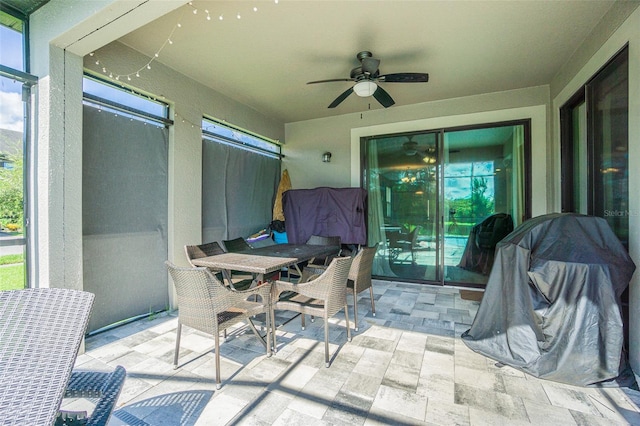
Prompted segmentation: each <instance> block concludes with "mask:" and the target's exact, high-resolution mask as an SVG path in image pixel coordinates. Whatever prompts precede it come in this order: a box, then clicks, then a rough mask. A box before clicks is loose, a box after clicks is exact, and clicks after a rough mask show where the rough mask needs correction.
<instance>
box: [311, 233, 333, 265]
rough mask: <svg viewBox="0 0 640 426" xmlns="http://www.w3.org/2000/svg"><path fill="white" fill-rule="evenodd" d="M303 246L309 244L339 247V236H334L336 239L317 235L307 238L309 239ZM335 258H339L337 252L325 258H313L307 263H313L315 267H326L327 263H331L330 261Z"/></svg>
mask: <svg viewBox="0 0 640 426" xmlns="http://www.w3.org/2000/svg"><path fill="white" fill-rule="evenodd" d="M305 244H309V245H312V246H338V247H340V244H341V241H340V236H336V237H321V236H319V235H312V236H310V237H309V239H308V240H307V242H306V243H305ZM336 256H340V253H339V252H338V254H336V255H332V256H327V257H325V258H318V259H316V258H313V259H311V260H309V263H313V264H317V265H320V264H322V265H328V264H329V262H331V260H332V259H333V258H334V257H336Z"/></svg>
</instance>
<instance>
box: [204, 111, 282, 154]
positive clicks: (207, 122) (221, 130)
mask: <svg viewBox="0 0 640 426" xmlns="http://www.w3.org/2000/svg"><path fill="white" fill-rule="evenodd" d="M202 137H203V138H205V139H209V140H213V141H216V142H219V143H223V144H228V145H231V146H235V147H236V148H241V149H245V150H247V151H252V152H256V153H259V154H262V155H266V156H267V157H272V158H278V159H279V158H281V157H282V154H281V148H280V144H279V143H277V142H276V141H274V140H272V139H268V138H266V137H264V136H259V135H257V134H255V133H251V132H249V131H247V130H244V129H241V128H240V127H236V126H232V125H230V124H227V123H223V122H221V121H219V120H215V119H212V118H204V119H203V120H202Z"/></svg>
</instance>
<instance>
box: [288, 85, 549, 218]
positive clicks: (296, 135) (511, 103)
mask: <svg viewBox="0 0 640 426" xmlns="http://www.w3.org/2000/svg"><path fill="white" fill-rule="evenodd" d="M548 107H549V88H548V87H547V86H540V87H532V88H528V89H522V90H511V91H506V92H499V93H490V94H485V95H479V96H470V97H466V98H457V99H449V100H445V101H438V102H426V103H422V104H417V105H409V106H399V107H396V106H394V107H392V108H389V109H386V110H375V111H368V112H366V113H363V114H362V115H361V114H347V115H341V116H338V117H330V118H322V119H317V120H308V121H301V122H297V123H288V124H287V125H286V126H285V128H286V134H285V140H286V144H285V146H284V149H283V152H284V154H285V160H284V167H286V168H287V169H288V170H289V174H290V176H291V184H292V186H293V188H314V187H318V186H335V187H349V186H359V185H360V180H359V179H360V178H359V173H360V144H359V140H360V137H363V136H369V135H379V134H387V133H397V132H404V131H411V130H429V129H437V128H442V127H454V126H463V125H470V124H479V123H492V122H499V121H509V120H517V119H529V118H530V119H531V123H532V154H533V158H532V164H533V171H532V175H533V176H532V179H533V181H532V184H533V185H532V186H533V188H532V189H533V194H532V195H533V200H532V201H533V203H532V206H533V207H534V210H533V213H534V215H539V214H544V213H547V212H548V211H549V210H548V208H547V204H548V203H547V194H548V190H547V189H548V187H550V186H552V182H553V179H552V175H551V174H550V173H548V172H549V171H548V170H547V169H546V164H547V158H546V156H547V140H548V135H549V131H548V125H547V123H548V120H547V110H548ZM325 151H330V152H331V153H332V154H333V156H332V157H331V163H323V162H322V161H321V156H322V153H323V152H325Z"/></svg>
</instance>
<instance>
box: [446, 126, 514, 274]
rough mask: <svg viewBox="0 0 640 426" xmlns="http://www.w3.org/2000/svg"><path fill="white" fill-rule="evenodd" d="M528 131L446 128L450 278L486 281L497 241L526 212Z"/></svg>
mask: <svg viewBox="0 0 640 426" xmlns="http://www.w3.org/2000/svg"><path fill="white" fill-rule="evenodd" d="M524 135H525V131H524V125H515V126H502V127H491V128H483V129H471V130H459V131H445V133H444V150H443V151H444V155H443V160H444V161H443V171H444V172H443V180H442V193H443V211H442V214H443V218H444V220H443V228H444V229H443V232H444V238H443V247H442V252H441V256H442V265H443V270H444V280H445V281H448V282H453V283H468V284H486V282H487V279H488V276H489V272H490V271H491V267H492V266H493V258H494V252H495V247H496V243H497V242H498V241H499V240H501V239H502V238H503V237H504V236H506V235H507V234H508V233H509V232H510V231H511V230H513V227H514V225H517V224H519V222H520V218H522V217H523V216H524V194H525V187H524V146H525V143H524V142H525V141H524Z"/></svg>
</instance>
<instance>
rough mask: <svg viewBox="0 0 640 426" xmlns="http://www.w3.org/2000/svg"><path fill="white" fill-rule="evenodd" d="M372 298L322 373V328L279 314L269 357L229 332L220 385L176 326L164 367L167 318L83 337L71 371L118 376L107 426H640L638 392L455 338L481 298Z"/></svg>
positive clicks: (205, 349)
mask: <svg viewBox="0 0 640 426" xmlns="http://www.w3.org/2000/svg"><path fill="white" fill-rule="evenodd" d="M374 292H375V298H376V312H377V315H376V316H375V317H374V316H372V315H371V312H370V308H371V306H370V300H369V298H368V292H363V293H361V294H360V297H359V300H358V308H359V310H358V312H359V331H358V332H353V341H352V342H350V343H347V342H346V332H345V329H344V315H340V314H339V315H338V316H336V317H334V319H333V320H332V322H333V323H334V324H332V326H331V327H330V341H331V346H330V351H331V355H332V357H333V358H332V361H333V363H332V365H331V367H330V368H325V366H324V343H323V342H324V337H323V336H324V332H323V327H322V321H321V320H316V321H315V322H313V323H311V322H309V321H307V328H306V330H304V331H302V330H301V329H300V320H299V318H292V316H293V314H290V313H288V312H278V317H277V318H276V322H277V323H278V324H283V323H284V325H281V326H280V327H279V328H278V331H277V343H278V352H277V354H275V355H273V356H272V357H271V358H267V356H266V355H265V351H264V347H263V346H262V345H261V343H260V342H259V341H258V339H257V338H256V336H255V335H254V334H253V333H252V332H251V331H250V330H249V328H248V327H241V328H239V329H235V330H233V331H230V333H229V335H228V338H227V339H226V341H224V343H221V348H220V352H221V355H222V359H221V370H222V388H221V389H220V390H216V386H215V379H214V378H215V359H214V356H213V354H212V352H211V349H212V348H213V344H214V342H213V338H212V337H210V336H206V335H204V334H201V333H199V332H194V331H193V330H191V329H189V328H186V327H185V328H184V330H183V336H182V341H181V351H180V368H178V369H176V370H174V369H173V365H172V361H173V351H174V345H175V337H176V326H177V313H176V312H174V313H171V314H168V315H158V316H156V317H153V318H151V319H143V320H139V321H136V322H133V323H130V324H128V325H125V326H121V327H118V328H114V329H112V330H110V331H106V332H103V333H100V334H98V335H96V336H93V337H90V338H88V339H87V340H86V352H85V353H84V354H83V355H80V356H79V357H78V359H77V367H78V368H91V369H104V370H112V369H113V368H114V367H115V366H116V365H122V366H123V367H125V368H126V369H127V379H126V382H125V386H124V389H123V391H122V393H121V395H120V399H119V401H118V404H117V407H116V409H115V410H114V413H113V416H112V418H111V421H110V423H109V424H110V425H225V424H232V425H233V424H243V425H269V424H281V425H291V424H296V425H305V426H307V425H347V424H348V425H358V424H364V425H375V424H393V425H401V424H411V425H414V424H433V425H453V424H455V425H474V426H475V425H500V424H504V425H520V424H534V425H554V426H556V425H574V424H575V425H612V424H632V425H640V410H639V409H638V404H640V397H639V395H640V393H638V392H636V391H632V390H628V389H624V391H623V390H622V389H620V388H582V387H573V386H568V385H563V384H560V383H555V382H550V381H545V380H540V379H537V378H535V377H532V376H529V375H526V374H524V373H522V372H519V371H517V370H515V369H513V368H511V367H508V366H504V367H499V366H496V362H495V361H492V360H491V359H488V358H486V357H484V356H482V355H478V354H476V353H474V352H473V351H471V350H470V349H468V348H467V347H466V345H465V344H464V343H463V342H462V340H461V339H460V335H461V334H462V333H463V332H464V331H465V330H467V329H468V328H469V327H470V325H471V322H472V320H473V317H474V315H475V313H476V310H477V308H478V306H479V302H477V301H473V300H465V299H462V297H461V295H460V291H459V290H458V289H455V288H439V287H433V286H426V285H416V284H407V283H395V282H386V281H374ZM349 306H350V308H351V306H352V305H351V300H350V299H349ZM350 316H351V317H353V314H352V313H351V314H350ZM351 319H353V318H351ZM634 401H635V403H634ZM65 402H66V403H65V407H64V408H65V409H83V408H84V407H87V406H90V405H89V402H88V401H84V400H75V401H73V400H70V401H65Z"/></svg>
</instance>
